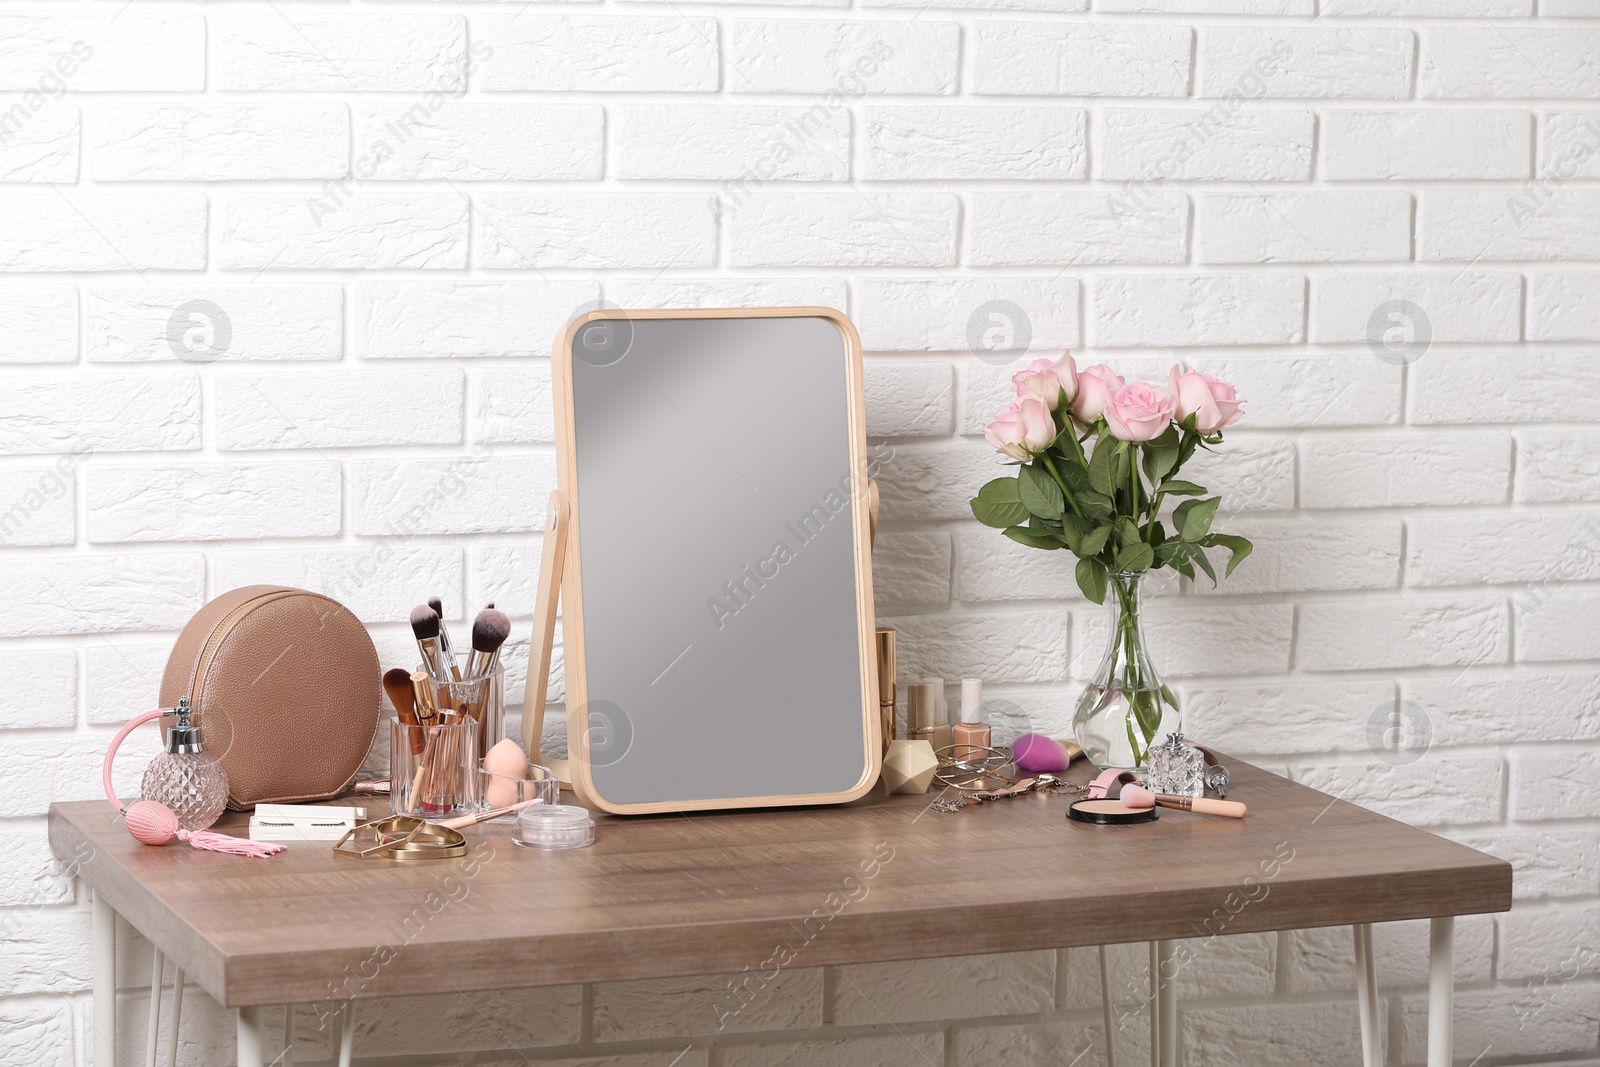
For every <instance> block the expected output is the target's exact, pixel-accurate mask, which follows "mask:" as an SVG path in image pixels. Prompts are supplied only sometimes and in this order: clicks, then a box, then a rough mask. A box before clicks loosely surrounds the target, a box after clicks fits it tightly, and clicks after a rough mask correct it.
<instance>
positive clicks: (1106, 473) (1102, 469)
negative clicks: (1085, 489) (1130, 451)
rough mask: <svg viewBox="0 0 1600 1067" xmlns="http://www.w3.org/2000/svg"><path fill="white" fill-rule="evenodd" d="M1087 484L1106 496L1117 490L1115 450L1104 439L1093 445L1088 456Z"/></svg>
mask: <svg viewBox="0 0 1600 1067" xmlns="http://www.w3.org/2000/svg"><path fill="white" fill-rule="evenodd" d="M1089 485H1090V486H1091V487H1093V488H1094V489H1095V490H1096V491H1097V492H1101V493H1104V494H1106V495H1107V496H1110V495H1112V494H1113V493H1115V492H1116V491H1117V450H1116V449H1115V448H1110V447H1107V443H1106V442H1105V441H1101V442H1100V443H1099V444H1097V445H1095V448H1094V455H1092V456H1090V457H1089Z"/></svg>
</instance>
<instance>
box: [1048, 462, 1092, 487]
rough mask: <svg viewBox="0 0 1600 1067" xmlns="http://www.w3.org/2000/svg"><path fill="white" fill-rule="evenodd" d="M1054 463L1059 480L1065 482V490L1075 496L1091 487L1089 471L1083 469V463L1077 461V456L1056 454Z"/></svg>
mask: <svg viewBox="0 0 1600 1067" xmlns="http://www.w3.org/2000/svg"><path fill="white" fill-rule="evenodd" d="M1055 463H1056V473H1057V474H1059V475H1061V480H1062V481H1063V482H1064V483H1066V486H1067V492H1069V493H1071V494H1072V495H1073V496H1077V495H1078V494H1079V493H1086V492H1088V491H1089V489H1090V488H1091V486H1090V485H1089V472H1088V471H1086V470H1084V469H1083V464H1081V463H1079V462H1078V457H1077V456H1062V455H1057V456H1056V457H1055Z"/></svg>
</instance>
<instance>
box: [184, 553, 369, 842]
mask: <svg viewBox="0 0 1600 1067" xmlns="http://www.w3.org/2000/svg"><path fill="white" fill-rule="evenodd" d="M380 681H381V674H380V671H379V670H378V653H377V650H376V649H375V648H373V646H372V638H371V637H370V636H368V634H367V630H366V627H364V626H362V625H361V622H360V620H359V619H357V618H356V617H355V616H354V615H352V614H351V613H350V611H349V609H347V608H346V607H344V605H342V604H340V603H339V602H338V601H336V600H333V599H330V598H329V597H325V596H322V595H321V594H320V593H308V592H306V591H305V590H303V589H290V588H288V587H286V586H276V585H251V586H245V587H244V588H242V589H235V590H233V591H232V592H228V593H223V594H222V595H221V596H219V597H217V598H216V599H215V600H212V601H211V602H210V603H208V604H206V605H205V606H204V607H203V608H201V609H200V610H199V611H198V612H196V613H195V615H194V618H192V619H190V620H189V623H188V625H186V626H185V627H184V628H183V632H182V633H180V634H179V635H178V640H177V643H176V644H175V645H174V646H173V649H172V655H171V656H170V657H168V659H167V669H166V673H165V674H164V675H163V676H162V679H161V706H162V707H172V706H173V705H174V704H176V703H177V701H178V698H179V697H181V696H187V697H189V701H190V704H191V705H192V706H193V707H194V709H195V711H196V713H197V719H198V721H199V722H200V724H201V728H202V739H203V741H204V744H205V749H206V751H207V752H208V753H210V754H212V755H214V756H216V757H217V758H218V759H219V760H221V762H222V768H223V770H225V771H226V772H227V774H228V807H229V808H232V809H233V810H235V811H248V810H249V809H251V808H253V807H255V806H256V805H257V804H270V803H294V802H296V801H303V800H326V799H327V798H329V797H332V796H337V795H338V794H339V793H342V792H343V791H344V790H345V789H346V787H348V786H349V785H350V783H351V781H353V780H354V778H355V775H356V772H357V771H358V770H359V769H360V768H361V764H362V761H363V760H365V759H366V757H367V751H368V750H369V749H370V748H371V747H372V739H373V736H374V735H375V734H376V733H377V730H378V719H379V712H380V694H381V685H380Z"/></svg>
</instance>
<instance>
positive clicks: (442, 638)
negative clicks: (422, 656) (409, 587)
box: [428, 596, 456, 659]
mask: <svg viewBox="0 0 1600 1067" xmlns="http://www.w3.org/2000/svg"><path fill="white" fill-rule="evenodd" d="M428 607H430V608H432V609H433V613H434V614H435V615H437V616H439V647H440V648H442V649H444V654H445V655H446V656H448V657H450V658H451V659H454V658H455V655H456V650H455V649H454V648H453V647H451V645H450V629H449V627H447V626H445V624H444V601H443V600H441V599H439V598H438V597H436V596H431V597H429V598H428Z"/></svg>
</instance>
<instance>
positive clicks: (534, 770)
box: [479, 760, 561, 808]
mask: <svg viewBox="0 0 1600 1067" xmlns="http://www.w3.org/2000/svg"><path fill="white" fill-rule="evenodd" d="M479 785H480V787H481V788H480V791H479V795H480V796H481V797H482V799H483V806H484V807H485V808H504V807H508V806H510V805H512V804H522V803H524V802H526V801H529V800H537V801H538V802H539V803H541V804H555V803H556V802H557V801H559V800H560V799H561V783H560V782H559V781H558V780H557V779H556V773H555V771H552V770H551V769H550V768H549V767H545V766H541V765H540V764H537V763H534V762H533V761H532V760H525V761H524V763H523V766H522V768H521V769H520V770H519V771H518V772H517V773H515V774H511V773H499V774H497V773H495V772H494V771H490V770H484V769H483V767H482V761H480V762H479Z"/></svg>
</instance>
